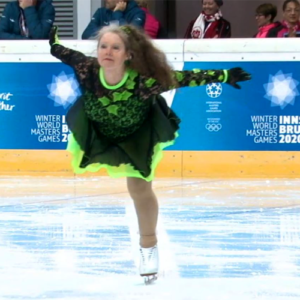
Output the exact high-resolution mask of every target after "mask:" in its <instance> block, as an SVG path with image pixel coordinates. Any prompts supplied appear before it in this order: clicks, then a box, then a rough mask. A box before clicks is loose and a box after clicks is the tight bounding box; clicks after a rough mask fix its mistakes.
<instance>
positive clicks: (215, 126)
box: [205, 124, 222, 132]
mask: <svg viewBox="0 0 300 300" xmlns="http://www.w3.org/2000/svg"><path fill="white" fill-rule="evenodd" d="M205 128H206V129H207V130H208V131H210V132H212V131H214V132H217V131H220V130H221V129H222V125H221V124H206V125H205Z"/></svg>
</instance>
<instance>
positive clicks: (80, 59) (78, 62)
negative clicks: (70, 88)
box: [49, 27, 94, 85]
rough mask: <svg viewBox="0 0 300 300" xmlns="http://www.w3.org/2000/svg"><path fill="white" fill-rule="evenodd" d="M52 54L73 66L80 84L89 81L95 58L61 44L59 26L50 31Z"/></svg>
mask: <svg viewBox="0 0 300 300" xmlns="http://www.w3.org/2000/svg"><path fill="white" fill-rule="evenodd" d="M49 43H50V46H51V54H52V55H53V56H54V57H56V58H57V59H59V60H61V61H62V62H63V63H65V64H67V65H69V66H70V67H72V68H73V69H74V71H75V73H76V75H77V77H78V80H79V82H80V84H83V85H86V84H87V83H88V73H89V71H90V70H91V68H92V66H93V61H94V59H93V58H91V57H87V56H85V55H84V54H83V53H81V52H79V51H75V50H72V49H69V48H66V47H64V46H62V45H60V42H59V39H58V36H57V27H53V28H52V29H51V31H50V40H49Z"/></svg>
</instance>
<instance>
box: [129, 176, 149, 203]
mask: <svg viewBox="0 0 300 300" xmlns="http://www.w3.org/2000/svg"><path fill="white" fill-rule="evenodd" d="M127 188H128V192H129V194H130V196H131V197H132V198H133V199H135V198H137V197H139V198H140V197H141V196H143V195H147V194H148V193H152V184H151V182H147V181H145V180H143V179H140V178H127Z"/></svg>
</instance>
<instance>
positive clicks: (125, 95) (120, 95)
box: [113, 91, 132, 102]
mask: <svg viewBox="0 0 300 300" xmlns="http://www.w3.org/2000/svg"><path fill="white" fill-rule="evenodd" d="M131 96H132V93H130V92H128V91H124V92H122V93H113V97H114V102H116V101H126V100H128V99H129V97H131Z"/></svg>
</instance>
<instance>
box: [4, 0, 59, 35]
mask: <svg viewBox="0 0 300 300" xmlns="http://www.w3.org/2000/svg"><path fill="white" fill-rule="evenodd" d="M54 18H55V10H54V7H53V5H52V0H18V1H13V2H9V3H7V4H6V6H5V8H4V11H3V13H2V16H1V18H0V39H1V40H21V39H33V40H42V39H49V33H50V30H51V28H52V26H53V22H54Z"/></svg>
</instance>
